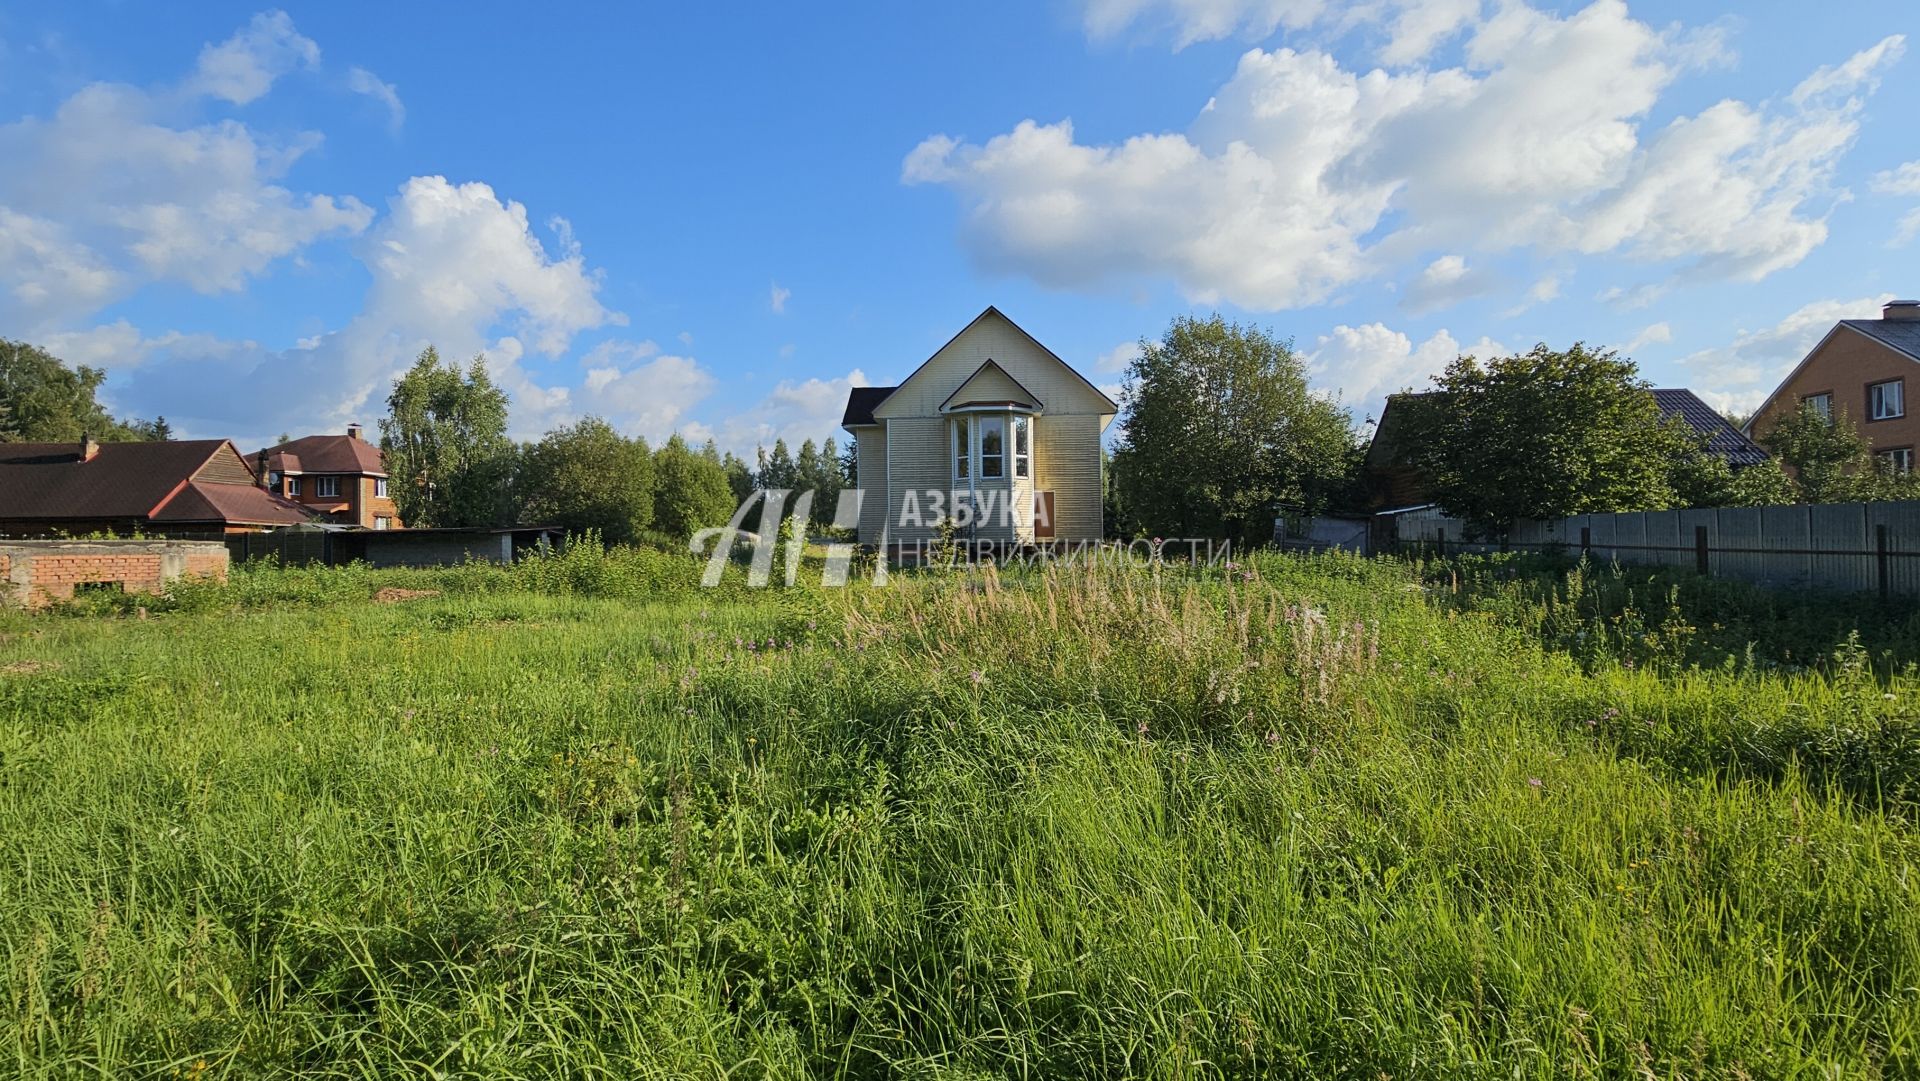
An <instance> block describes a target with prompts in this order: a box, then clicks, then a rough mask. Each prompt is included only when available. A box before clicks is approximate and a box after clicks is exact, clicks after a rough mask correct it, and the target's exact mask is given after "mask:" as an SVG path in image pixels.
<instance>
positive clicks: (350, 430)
mask: <svg viewBox="0 0 1920 1081" xmlns="http://www.w3.org/2000/svg"><path fill="white" fill-rule="evenodd" d="M347 438H348V439H358V438H360V426H359V425H358V424H349V425H347Z"/></svg>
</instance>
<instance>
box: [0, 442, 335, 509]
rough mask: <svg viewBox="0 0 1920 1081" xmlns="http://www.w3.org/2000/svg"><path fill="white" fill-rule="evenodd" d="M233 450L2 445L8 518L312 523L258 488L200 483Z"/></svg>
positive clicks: (218, 446) (198, 445) (194, 445)
mask: <svg viewBox="0 0 1920 1081" xmlns="http://www.w3.org/2000/svg"><path fill="white" fill-rule="evenodd" d="M227 446H228V443H227V441H226V440H224V439H182V440H167V441H159V442H148V443H103V444H101V445H100V449H99V450H98V451H97V452H96V453H95V454H94V456H93V457H92V458H90V459H84V458H83V457H82V454H81V450H80V445H79V444H78V443H0V518H7V519H13V520H17V521H40V522H63V521H67V522H95V521H110V520H116V519H119V520H133V519H147V518H149V517H150V518H151V520H153V521H166V522H213V521H228V522H233V523H235V524H245V525H291V524H294V523H296V522H303V521H306V520H307V519H308V518H310V517H311V514H310V513H309V512H307V511H305V510H303V509H301V508H300V507H299V505H298V504H295V503H291V502H289V501H287V500H284V499H278V498H277V497H275V496H273V495H271V494H270V493H268V492H266V491H264V490H262V489H260V488H256V487H254V486H253V485H252V484H233V483H218V482H215V481H212V480H195V479H194V478H195V476H196V474H200V473H201V471H202V470H207V475H209V476H212V475H214V474H216V473H219V472H221V471H220V470H214V469H208V463H209V462H212V461H214V459H215V458H216V456H218V455H222V454H223V453H224V452H225V448H226V447H227ZM237 457H238V455H237V454H234V455H230V456H229V457H228V458H227V459H226V460H225V464H228V465H231V464H232V462H233V460H234V459H235V458H237ZM225 472H227V473H230V474H235V475H242V476H244V475H246V474H245V473H244V471H243V470H240V469H238V468H234V469H231V470H227V471H225Z"/></svg>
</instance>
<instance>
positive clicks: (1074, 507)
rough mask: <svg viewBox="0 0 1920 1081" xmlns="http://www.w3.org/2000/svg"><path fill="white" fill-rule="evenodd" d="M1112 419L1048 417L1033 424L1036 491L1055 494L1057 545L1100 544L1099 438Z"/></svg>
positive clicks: (1050, 415)
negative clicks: (1071, 542)
mask: <svg viewBox="0 0 1920 1081" xmlns="http://www.w3.org/2000/svg"><path fill="white" fill-rule="evenodd" d="M1112 419H1113V418H1112V417H1110V416H1064V417H1056V416H1053V415H1052V414H1048V415H1047V416H1044V417H1040V418H1038V419H1036V420H1035V421H1034V424H1033V442H1034V447H1033V477H1034V487H1035V488H1036V489H1037V490H1039V491H1043V492H1048V491H1050V492H1052V493H1053V535H1054V537H1055V538H1056V539H1058V540H1099V539H1100V535H1101V532H1102V528H1101V510H1102V508H1101V501H1100V433H1101V432H1102V431H1104V430H1105V429H1106V426H1107V422H1108V421H1110V420H1112Z"/></svg>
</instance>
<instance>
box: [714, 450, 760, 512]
mask: <svg viewBox="0 0 1920 1081" xmlns="http://www.w3.org/2000/svg"><path fill="white" fill-rule="evenodd" d="M720 468H721V471H722V472H724V473H726V475H727V488H728V489H729V490H730V491H731V492H732V493H733V505H734V506H736V507H737V506H739V505H740V504H742V503H744V502H746V501H747V497H748V496H750V495H752V494H753V487H754V485H753V470H751V469H749V468H747V463H746V462H744V461H741V460H740V458H739V457H737V456H736V455H735V454H734V453H733V452H732V451H728V452H727V455H726V457H725V458H723V459H721V462H720Z"/></svg>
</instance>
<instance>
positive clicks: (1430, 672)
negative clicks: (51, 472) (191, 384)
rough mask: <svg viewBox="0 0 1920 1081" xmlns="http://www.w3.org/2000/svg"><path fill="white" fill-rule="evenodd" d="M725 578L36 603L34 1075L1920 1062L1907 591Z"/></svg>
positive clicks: (549, 566) (532, 580)
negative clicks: (723, 584) (66, 609)
mask: <svg viewBox="0 0 1920 1081" xmlns="http://www.w3.org/2000/svg"><path fill="white" fill-rule="evenodd" d="M699 570H700V561H698V560H695V559H693V558H691V557H689V556H687V555H685V554H669V553H663V552H654V551H648V550H644V549H627V548H603V547H602V546H601V545H600V544H599V543H598V542H597V540H596V539H594V538H587V539H586V540H585V541H583V542H582V543H577V544H574V545H572V546H570V547H569V548H568V549H567V550H566V551H565V552H564V553H560V554H556V555H552V556H545V557H535V558H529V559H526V560H523V561H521V562H519V563H517V564H515V565H513V566H510V567H501V566H494V565H490V564H471V565H468V566H463V567H451V568H442V569H438V570H429V571H406V570H374V569H372V568H368V567H364V566H356V567H344V568H281V567H276V566H272V565H264V566H249V567H243V568H238V569H236V570H235V572H234V574H233V578H232V581H231V582H230V583H228V584H226V585H224V586H223V585H205V584H202V585H192V586H184V585H183V586H176V587H175V590H174V592H173V593H172V594H170V595H169V597H167V598H162V599H161V600H160V601H156V602H153V604H154V607H152V609H151V611H150V613H149V618H146V619H138V618H100V616H101V615H102V614H106V613H105V612H104V611H102V612H96V613H94V614H91V615H88V616H87V617H86V618H62V617H61V616H60V615H59V614H55V615H53V616H51V617H42V616H31V617H30V616H26V615H21V614H19V613H0V808H3V809H4V811H5V813H4V814H0V850H4V851H5V852H6V853H7V857H8V867H9V868H10V869H11V871H12V876H11V878H9V879H6V880H5V881H4V882H0V965H4V966H5V967H4V968H3V969H0V972H4V974H5V975H4V983H3V984H0V985H3V986H4V987H5V989H6V991H7V993H6V994H5V995H0V1013H4V1020H5V1022H6V1023H5V1024H4V1025H0V1060H3V1061H8V1062H12V1063H14V1066H13V1067H12V1068H13V1070H14V1072H15V1073H16V1074H18V1075H20V1076H25V1077H53V1076H90V1077H143V1076H151V1077H176V1076H180V1077H192V1078H202V1077H205V1078H211V1077H216V1076H235V1077H309V1076H328V1077H336V1076H337V1077H347V1076H353V1077H385V1076H413V1075H425V1074H429V1073H431V1074H436V1075H444V1076H462V1077H519V1076H554V1077H558V1076H605V1077H636V1078H668V1077H687V1076H702V1077H707V1076H722V1075H726V1076H746V1077H815V1076H833V1077H848V1078H868V1077H871V1078H883V1077H884V1078H892V1077H926V1078H940V1077H966V1078H971V1077H1010V1076H1023V1077H1046V1078H1089V1079H1091V1078H1109V1077H1169V1078H1196V1079H1197V1078H1210V1077H1221V1076H1231V1077H1309V1076H1311V1077H1320V1076H1331V1077H1341V1078H1356V1079H1358V1078H1365V1079H1369V1081H1371V1079H1377V1078H1379V1077H1382V1076H1391V1077H1396V1078H1402V1077H1494V1076H1498V1077H1525V1078H1539V1079H1547V1078H1560V1077H1581V1078H1603V1077H1604V1078H1612V1077H1641V1078H1644V1077H1650V1076H1651V1077H1661V1078H1667V1077H1673V1078H1679V1077H1686V1078H1690V1079H1692V1078H1709V1077H1728V1078H1734V1077H1755V1078H1759V1077H1909V1076H1914V1075H1915V1074H1916V1073H1920V1057H1917V1056H1920V1012H1917V1011H1915V1010H1914V1009H1913V1008H1912V1007H1913V991H1912V989H1913V988H1914V987H1916V986H1920V875H1916V874H1915V867H1916V865H1920V837H1916V834H1915V830H1914V821H1915V814H1916V813H1917V812H1920V797H1917V796H1916V792H1917V791H1920V790H1917V789H1916V779H1920V711H1917V710H1916V697H1915V696H1916V695H1917V694H1920V677H1916V676H1915V674H1914V672H1913V670H1912V669H1911V668H1910V667H1908V662H1910V661H1911V660H1913V659H1914V658H1915V657H1916V655H1920V653H1916V647H1917V646H1920V618H1917V617H1915V616H1914V615H1913V613H1912V612H1911V611H1909V610H1907V609H1910V608H1911V606H1910V605H1908V606H1902V607H1896V606H1893V605H1888V606H1885V607H1884V608H1882V607H1878V606H1874V605H1872V604H1852V603H1848V604H1836V603H1833V601H1832V599H1827V600H1826V601H1825V602H1824V603H1822V602H1816V601H1815V600H1813V599H1810V598H1804V597H1794V596H1791V595H1785V594H1767V593H1763V592H1761V591H1757V590H1753V589H1750V588H1748V587H1744V586H1739V585H1737V584H1733V583H1725V582H1689V581H1688V580H1686V579H1685V577H1684V576H1672V577H1665V576H1662V575H1661V574H1659V573H1658V572H1646V573H1642V572H1641V571H1639V570H1619V571H1616V570H1613V569H1603V570H1595V569H1592V568H1577V567H1576V568H1571V569H1569V568H1566V567H1564V566H1561V567H1556V566H1553V565H1551V564H1549V563H1547V562H1546V561H1543V560H1538V559H1531V560H1519V559H1511V558H1506V559H1495V558H1485V559H1477V560H1458V561H1452V562H1448V563H1444V564H1424V565H1422V564H1408V563H1399V562H1394V561H1384V560H1383V561H1375V560H1365V559H1359V558H1355V557H1351V556H1347V555H1341V554H1329V555H1324V556H1311V557H1294V556H1286V555H1275V554H1266V553H1262V554H1259V555H1256V556H1254V557H1252V558H1251V559H1246V560H1241V561H1237V562H1235V563H1234V564H1232V565H1227V564H1220V565H1215V566H1202V567H1187V566H1182V565H1175V564H1168V565H1163V566H1156V567H1141V568H1126V567H1117V566H1107V567H1100V568H1061V567H1055V568H1052V569H1050V570H1046V571H1044V572H1042V571H1030V572H1018V573H1008V574H1005V575H999V574H996V573H994V572H993V571H990V570H980V569H974V570H970V571H964V572H960V573H951V574H914V573H902V574H899V575H896V576H895V578H894V584H893V585H892V586H891V587H889V588H886V589H872V588H856V589H851V590H841V591H832V592H828V591H821V590H816V589H806V588H801V589H793V590H777V591H773V590H769V591H748V590H745V589H740V588H738V587H737V585H736V586H730V587H729V588H725V589H721V590H701V589H699V588H698V587H697V586H696V585H695V583H696V582H697V580H698V575H699ZM731 581H733V580H732V579H731V578H730V582H731ZM385 587H401V588H410V589H426V590H438V591H439V593H438V595H434V596H427V597H423V598H419V599H414V600H410V601H407V602H406V603H400V604H377V603H372V602H371V598H372V597H373V596H374V594H375V591H376V590H378V589H381V588H385ZM189 598H190V600H189ZM169 605H172V606H173V607H171V609H169V608H168V606H169ZM1854 632H1857V633H1854ZM1741 639H1745V640H1746V641H1747V642H1750V643H1752V649H1751V650H1750V651H1749V650H1746V649H1744V648H1741V647H1740V645H1739V642H1740V640H1741ZM1788 648H1790V649H1791V652H1792V654H1793V657H1794V658H1795V660H1796V661H1799V662H1803V663H1788V662H1783V661H1778V660H1776V659H1770V658H1778V657H1779V656H1780V655H1781V653H1782V651H1783V650H1785V649H1788ZM263 673H270V674H268V675H263Z"/></svg>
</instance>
